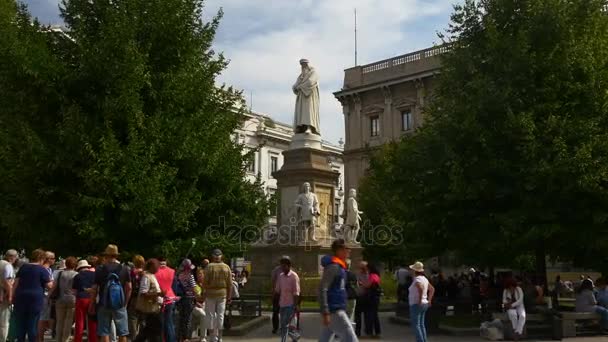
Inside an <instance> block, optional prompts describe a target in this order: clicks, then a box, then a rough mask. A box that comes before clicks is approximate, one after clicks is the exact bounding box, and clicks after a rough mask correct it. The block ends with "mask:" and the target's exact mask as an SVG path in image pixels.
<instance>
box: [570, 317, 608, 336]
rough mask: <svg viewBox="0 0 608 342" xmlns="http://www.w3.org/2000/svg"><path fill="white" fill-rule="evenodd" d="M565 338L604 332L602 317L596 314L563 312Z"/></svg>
mask: <svg viewBox="0 0 608 342" xmlns="http://www.w3.org/2000/svg"><path fill="white" fill-rule="evenodd" d="M561 316H562V335H563V337H575V336H577V334H578V335H580V334H584V333H592V334H594V335H596V334H600V333H601V332H602V329H601V325H600V324H599V322H600V321H601V317H600V315H599V314H597V313H595V312H561Z"/></svg>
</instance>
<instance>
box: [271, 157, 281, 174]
mask: <svg viewBox="0 0 608 342" xmlns="http://www.w3.org/2000/svg"><path fill="white" fill-rule="evenodd" d="M278 170H279V157H277V156H270V174H271V175H272V173H273V172H277V171H278Z"/></svg>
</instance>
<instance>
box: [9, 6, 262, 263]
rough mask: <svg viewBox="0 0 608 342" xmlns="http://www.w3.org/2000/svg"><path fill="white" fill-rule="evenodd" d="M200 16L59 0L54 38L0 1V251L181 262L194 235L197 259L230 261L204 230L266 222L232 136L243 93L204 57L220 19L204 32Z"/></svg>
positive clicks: (219, 64) (186, 10)
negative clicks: (215, 252) (110, 250)
mask: <svg viewBox="0 0 608 342" xmlns="http://www.w3.org/2000/svg"><path fill="white" fill-rule="evenodd" d="M202 10H203V1H202V0H121V1H113V0H99V1H88V0H64V1H63V3H62V5H61V12H62V17H63V19H64V21H65V24H66V25H67V28H68V30H67V33H66V34H63V33H59V32H55V31H52V30H50V29H49V28H48V27H44V26H41V25H40V24H38V23H37V22H36V21H32V18H31V17H30V15H29V13H28V12H27V10H26V8H25V7H22V6H19V5H18V4H17V2H16V1H15V0H0V63H1V64H0V89H1V90H2V91H1V92H0V107H1V109H0V127H1V128H0V130H1V131H0V143H1V146H0V163H1V165H2V167H1V168H0V169H1V170H0V177H1V180H2V181H1V183H2V184H1V185H0V192H1V193H0V196H1V197H2V201H1V205H0V224H1V226H2V228H3V229H6V230H7V231H8V239H3V240H4V241H3V242H4V243H7V244H10V245H11V246H20V247H27V248H33V247H36V246H39V245H40V246H44V247H46V248H52V249H56V250H58V251H60V252H64V253H87V252H91V251H97V250H99V249H100V248H101V247H102V246H103V245H104V244H106V243H109V242H113V243H117V244H118V245H119V246H120V247H122V248H123V249H126V250H129V251H133V252H141V253H148V254H151V253H160V252H163V253H170V254H179V253H185V251H184V250H186V249H188V248H189V247H190V246H191V239H192V238H196V239H197V244H196V250H198V251H202V250H205V249H208V248H210V247H211V246H210V245H211V243H213V244H214V245H218V244H219V245H222V244H223V245H229V246H231V249H232V250H233V251H235V252H236V251H237V244H236V243H235V241H230V242H227V241H226V240H222V239H218V240H217V241H209V239H208V236H207V234H208V233H209V230H210V229H209V227H212V226H214V225H216V226H217V225H219V223H220V218H224V221H225V222H226V223H227V224H230V225H234V226H239V227H244V226H249V227H260V226H261V225H263V223H264V220H265V218H266V216H267V210H268V208H267V201H266V199H265V197H264V194H263V192H262V191H261V187H260V186H259V184H250V183H248V182H247V181H246V180H245V178H244V161H245V159H246V158H247V156H246V155H245V154H244V153H243V149H242V147H243V146H241V145H240V144H238V143H236V142H234V141H233V140H232V139H231V135H232V133H233V132H234V130H235V129H236V128H237V127H239V125H240V124H241V120H242V115H241V114H242V112H241V111H240V110H235V108H244V106H242V103H243V102H242V98H241V95H240V93H239V92H237V91H234V90H233V89H231V88H227V87H217V86H216V81H215V79H216V77H217V76H218V75H219V74H220V73H221V72H222V70H223V69H224V68H225V67H226V66H227V61H226V59H225V58H224V57H223V56H222V55H221V54H216V53H215V52H214V51H213V49H212V43H213V39H214V35H215V32H216V29H217V27H218V24H219V21H220V18H221V12H220V13H218V15H217V16H216V17H214V18H213V19H212V20H211V21H209V22H204V21H202V19H201V14H202ZM220 233H223V231H222V232H220ZM215 235H216V236H218V234H215ZM220 235H221V234H220ZM3 236H5V235H3ZM248 236H250V237H251V236H252V234H249V235H248ZM4 243H3V244H4Z"/></svg>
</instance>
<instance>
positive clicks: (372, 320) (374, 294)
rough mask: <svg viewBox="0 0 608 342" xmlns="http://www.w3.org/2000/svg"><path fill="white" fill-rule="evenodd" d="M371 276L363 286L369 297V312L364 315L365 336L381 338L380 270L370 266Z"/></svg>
mask: <svg viewBox="0 0 608 342" xmlns="http://www.w3.org/2000/svg"><path fill="white" fill-rule="evenodd" d="M367 268H368V272H369V275H368V277H367V281H365V282H364V283H363V284H362V286H363V287H365V289H366V292H365V293H366V295H367V303H368V306H367V310H366V311H365V312H364V313H363V316H364V317H365V334H366V335H367V336H369V337H374V338H380V334H381V330H380V318H379V317H378V308H379V306H380V297H381V296H382V288H381V287H380V271H378V268H377V267H376V266H375V265H373V264H370V265H368V267H367Z"/></svg>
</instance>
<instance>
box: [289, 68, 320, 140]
mask: <svg viewBox="0 0 608 342" xmlns="http://www.w3.org/2000/svg"><path fill="white" fill-rule="evenodd" d="M300 66H301V67H302V73H301V74H300V76H298V79H297V80H296V83H295V84H294V85H293V87H292V90H293V93H294V94H296V109H295V116H294V120H293V129H294V133H306V132H310V133H312V134H317V135H320V134H321V130H320V119H319V77H318V76H317V72H316V71H315V69H314V68H313V67H311V66H310V65H309V62H308V59H301V60H300Z"/></svg>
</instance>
